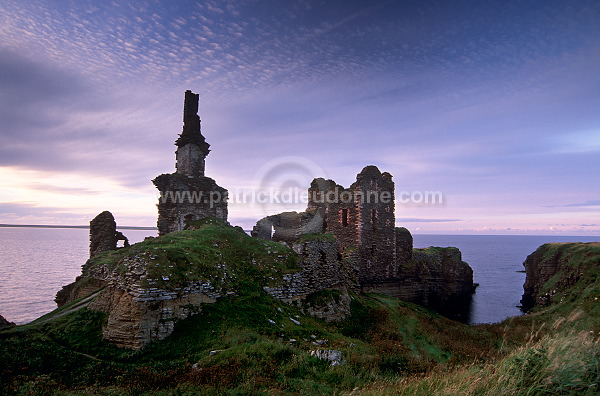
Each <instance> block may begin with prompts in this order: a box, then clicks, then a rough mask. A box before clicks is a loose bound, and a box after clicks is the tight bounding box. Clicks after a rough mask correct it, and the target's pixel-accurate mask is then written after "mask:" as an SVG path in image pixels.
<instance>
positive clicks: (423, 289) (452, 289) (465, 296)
mask: <svg viewBox="0 0 600 396" xmlns="http://www.w3.org/2000/svg"><path fill="white" fill-rule="evenodd" d="M404 251H405V254H404V257H405V260H403V261H400V260H399V261H398V272H397V275H396V277H395V278H393V279H389V280H387V281H384V282H379V283H371V284H368V285H365V286H364V287H363V290H365V291H376V292H379V293H384V294H388V295H390V296H393V297H397V298H399V299H401V300H404V301H408V302H411V303H415V304H419V305H423V306H426V307H428V308H431V309H434V310H436V311H438V312H440V313H441V314H443V315H445V316H448V317H450V318H452V319H456V320H460V321H463V322H467V321H468V320H469V314H470V306H471V299H472V295H473V292H474V291H475V285H474V284H473V270H472V269H471V267H470V266H469V265H468V264H467V263H465V262H464V261H462V255H461V252H460V250H458V249H457V248H455V247H446V248H441V247H428V248H426V249H413V250H412V254H411V255H410V256H409V255H407V254H406V249H404ZM408 257H410V258H409V259H406V258H408Z"/></svg>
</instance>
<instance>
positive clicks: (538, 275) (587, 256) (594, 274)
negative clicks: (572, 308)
mask: <svg viewBox="0 0 600 396" xmlns="http://www.w3.org/2000/svg"><path fill="white" fill-rule="evenodd" d="M523 265H524V266H525V272H526V278H525V284H524V286H523V290H524V293H523V297H522V299H521V307H522V309H523V310H524V311H529V310H530V309H532V308H534V307H546V306H548V305H550V304H552V303H558V302H563V301H565V300H570V299H572V298H574V297H576V296H580V295H581V292H582V291H583V289H584V288H585V287H587V286H589V285H593V284H594V283H595V282H597V280H598V278H599V276H600V243H599V242H591V243H547V244H545V245H542V246H540V247H539V248H538V249H537V250H536V251H535V252H533V253H532V254H530V255H529V256H528V257H527V259H526V260H525V262H524V263H523Z"/></svg>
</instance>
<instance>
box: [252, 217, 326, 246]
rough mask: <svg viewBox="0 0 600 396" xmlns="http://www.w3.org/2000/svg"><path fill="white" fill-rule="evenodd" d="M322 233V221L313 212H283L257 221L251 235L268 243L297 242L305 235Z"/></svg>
mask: <svg viewBox="0 0 600 396" xmlns="http://www.w3.org/2000/svg"><path fill="white" fill-rule="evenodd" d="M321 232H323V219H322V218H321V216H320V215H319V214H318V213H315V212H312V213H310V212H301V213H298V212H284V213H279V214H276V215H273V216H267V217H265V218H263V219H261V220H259V221H258V222H257V223H256V225H255V226H254V228H253V229H252V233H251V235H252V236H253V237H256V238H260V239H265V240H269V241H271V240H272V241H277V242H288V243H292V242H295V241H297V240H298V239H299V238H300V236H302V235H305V234H316V233H321Z"/></svg>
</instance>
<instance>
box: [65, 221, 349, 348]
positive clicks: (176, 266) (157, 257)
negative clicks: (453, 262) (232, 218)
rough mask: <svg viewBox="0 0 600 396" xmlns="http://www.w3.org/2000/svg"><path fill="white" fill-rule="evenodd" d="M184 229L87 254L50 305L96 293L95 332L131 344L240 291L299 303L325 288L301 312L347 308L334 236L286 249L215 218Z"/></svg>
mask: <svg viewBox="0 0 600 396" xmlns="http://www.w3.org/2000/svg"><path fill="white" fill-rule="evenodd" d="M191 228H192V229H190V230H185V231H179V232H174V233H170V234H168V235H165V236H162V237H158V238H150V239H148V240H146V241H144V242H141V243H138V244H135V245H132V246H130V247H128V248H122V249H118V250H113V251H106V252H102V253H98V254H96V255H94V256H92V257H91V258H90V259H89V260H88V261H87V262H86V264H85V265H84V266H83V268H82V275H81V276H80V277H78V278H77V279H76V281H75V282H74V283H72V284H70V285H67V286H65V287H64V288H63V289H62V290H61V291H59V292H58V293H57V298H56V301H57V303H58V304H59V306H60V305H63V304H66V303H69V302H71V301H74V300H77V299H80V298H83V297H85V296H88V295H90V294H93V293H97V296H95V298H94V299H93V300H92V301H91V302H90V303H89V305H88V309H91V310H95V311H101V312H106V313H107V314H108V319H107V323H106V324H105V325H104V327H103V330H102V333H103V337H104V338H105V339H107V340H109V341H110V342H111V343H113V344H115V345H117V346H120V347H125V348H131V349H139V348H141V347H143V346H144V345H146V344H148V343H149V342H151V341H153V340H161V339H164V338H166V337H167V336H168V335H170V334H171V333H172V332H173V330H174V328H175V323H176V322H178V321H180V320H183V319H185V318H187V317H189V316H191V315H195V314H198V313H199V312H201V311H202V309H203V307H204V306H205V305H206V304H213V303H215V302H216V301H217V300H218V299H221V298H223V297H227V296H232V295H238V294H239V293H240V292H242V291H243V292H248V291H249V290H257V291H260V292H262V293H264V292H266V293H267V294H269V295H271V296H273V297H275V298H277V299H279V300H282V301H284V302H287V303H290V304H297V305H298V306H300V307H301V308H302V306H303V300H304V299H306V298H307V297H309V296H311V295H312V294H314V293H316V292H320V291H323V290H326V289H332V290H337V291H338V292H339V293H338V294H336V295H335V296H332V298H330V299H329V300H328V301H322V303H321V304H320V305H319V304H318V305H314V304H312V305H310V307H309V306H307V307H306V309H308V310H310V312H311V314H313V315H314V316H317V317H321V318H323V319H326V320H342V319H343V318H344V317H345V314H344V312H346V313H347V312H349V300H348V299H347V298H341V299H340V296H342V297H343V296H346V295H347V292H346V276H345V275H344V274H345V272H346V271H345V270H344V269H343V268H342V262H341V261H340V260H339V257H338V253H337V250H338V249H337V242H336V241H335V238H329V237H327V236H323V235H318V236H314V237H309V236H307V237H305V238H303V239H302V240H301V241H298V242H297V243H295V244H293V245H291V247H288V246H285V245H283V244H280V243H277V242H268V241H262V240H258V239H255V238H251V237H250V236H248V235H246V234H245V233H244V231H243V230H242V229H241V228H239V227H231V226H229V225H227V224H226V223H225V222H224V221H221V220H217V219H205V220H203V221H199V222H192V223H191ZM332 304H333V305H332Z"/></svg>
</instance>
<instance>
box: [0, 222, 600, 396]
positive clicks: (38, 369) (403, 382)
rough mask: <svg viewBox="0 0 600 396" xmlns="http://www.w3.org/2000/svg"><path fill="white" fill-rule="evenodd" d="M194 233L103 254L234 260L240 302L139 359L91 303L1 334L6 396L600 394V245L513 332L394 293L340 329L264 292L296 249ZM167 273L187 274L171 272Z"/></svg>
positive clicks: (359, 301)
mask: <svg viewBox="0 0 600 396" xmlns="http://www.w3.org/2000/svg"><path fill="white" fill-rule="evenodd" d="M194 228H195V230H190V231H183V232H181V233H174V234H170V235H167V236H166V237H162V238H155V239H153V240H150V241H145V242H144V243H143V244H141V246H138V245H140V244H136V245H134V246H132V247H131V248H129V250H128V249H121V250H119V251H117V252H114V253H113V252H111V253H109V254H106V255H102V257H101V258H100V259H101V260H107V259H108V257H113V258H114V259H115V260H117V261H119V260H124V259H125V258H126V257H132V255H135V254H144V253H146V254H148V252H152V253H151V254H157V252H160V253H161V254H162V256H160V257H161V259H160V262H161V265H160V266H158V268H161V271H162V269H163V268H164V267H166V268H168V263H176V264H178V265H183V266H184V267H185V266H188V267H186V268H187V269H186V271H192V272H193V271H200V268H202V267H201V266H200V264H199V263H197V261H198V260H204V261H203V264H202V265H207V263H212V265H215V266H216V265H217V264H220V263H222V262H223V260H226V261H225V262H226V263H227V265H226V267H227V270H228V271H234V272H235V274H236V277H237V280H235V281H232V283H231V287H235V288H236V291H237V293H236V295H231V296H228V297H223V298H220V299H219V300H218V301H217V302H216V303H214V304H207V305H204V306H203V307H202V312H200V313H198V314H197V315H194V316H191V317H189V318H187V319H185V320H182V321H179V322H178V323H177V325H176V327H175V331H174V332H173V333H172V334H171V335H170V336H169V337H167V338H166V339H164V340H162V341H157V342H152V343H150V344H149V345H147V346H146V347H145V348H144V349H142V350H139V351H130V350H123V349H119V348H116V347H114V346H112V345H110V344H109V343H108V342H106V341H105V340H103V339H102V335H101V328H102V326H103V324H104V323H105V322H106V320H107V316H106V314H104V313H100V312H93V311H90V310H87V309H85V308H84V309H80V310H78V311H75V312H72V313H69V314H66V315H64V316H60V317H56V316H54V317H52V316H49V317H48V318H50V319H51V320H49V321H47V322H45V323H42V322H41V321H40V322H37V323H32V324H30V325H27V326H17V327H16V328H12V329H8V330H4V331H1V332H0V394H32V395H36V394H39V395H42V394H63V395H72V394H90V395H91V394H106V395H109V394H110V395H142V394H148V395H195V394H203V395H204V394H207V395H210V394H219V395H220V394H230V395H239V394H260V393H269V394H302V395H322V394H348V393H350V392H351V391H352V390H353V389H355V388H359V390H358V391H357V392H355V393H362V394H384V395H385V394H409V395H410V394H414V395H431V394H441V395H444V394H446V395H463V394H464V395H504V394H508V395H511V394H512V395H521V394H530V395H538V394H539V395H542V394H548V395H551V394H590V395H591V394H595V393H596V392H597V391H598V389H597V387H598V383H599V382H598V381H599V380H600V378H599V374H598V373H599V367H600V363H599V360H600V358H599V356H600V350H599V342H598V336H599V335H600V333H599V332H600V324H599V318H600V312H599V311H598V309H599V308H598V306H599V304H598V302H597V301H598V297H599V295H600V294H599V291H600V286H599V285H598V282H596V281H595V279H596V278H595V277H596V274H597V271H598V268H597V266H598V257H600V255H599V254H598V252H597V251H596V248H595V247H593V249H591V250H590V249H589V248H582V247H580V246H579V245H574V246H572V247H571V248H570V249H566V248H564V247H562V246H557V247H552V249H553V250H555V249H566V250H561V252H562V256H561V257H563V259H565V260H567V261H568V263H567V265H566V267H565V268H569V269H571V270H572V271H575V272H576V273H578V274H580V275H579V279H580V281H579V282H577V283H576V284H575V285H573V286H572V287H571V288H569V289H565V290H564V291H561V293H562V294H561V296H562V298H561V299H560V300H557V301H556V302H555V303H554V304H553V305H551V306H550V307H547V308H543V309H538V310H536V312H534V313H532V314H530V315H527V316H523V317H516V318H511V319H508V320H506V321H504V322H503V323H500V324H495V325H480V326H468V325H464V324H461V323H458V322H454V321H451V320H449V319H446V318H444V317H442V316H440V315H438V314H437V313H435V312H433V311H430V310H428V309H425V308H423V307H420V306H417V305H413V304H409V303H405V302H402V301H399V300H397V299H394V298H392V297H388V296H384V295H379V294H367V295H362V294H353V293H351V307H350V308H351V316H350V317H349V318H347V319H346V320H345V321H343V322H341V323H326V322H324V321H322V320H319V319H316V318H313V317H310V316H305V315H303V314H302V313H301V312H300V311H299V310H298V309H297V308H296V307H295V306H292V305H287V304H284V303H282V302H280V301H278V300H275V299H274V298H272V297H271V296H269V295H267V294H266V293H264V292H263V291H262V288H261V286H260V285H261V283H262V282H265V280H266V279H268V278H269V277H273V278H275V277H276V276H277V275H278V274H281V273H284V272H285V271H292V270H294V269H293V268H294V265H295V262H294V257H295V256H294V255H293V254H292V253H293V252H291V251H289V250H288V249H287V248H286V247H284V246H283V245H280V244H276V243H268V242H264V241H257V240H254V239H251V238H247V237H246V236H245V235H243V234H242V233H241V232H240V231H239V230H237V229H235V228H233V227H229V226H226V225H224V224H219V223H215V222H204V223H201V224H195V225H194ZM215 244H216V245H217V246H214V245H215ZM182 253H189V254H182ZM217 253H219V254H220V255H219V254H217ZM545 254H552V253H549V252H546V253H545ZM113 255H114V256H113ZM211 260H212V261H211ZM253 260H254V261H253ZM573 261H576V262H573ZM163 264H166V266H163ZM113 268H116V267H113ZM157 271H158V270H157ZM165 271H171V270H165ZM165 273H168V274H175V273H174V272H161V276H162V275H164V274H165ZM173 276H174V278H176V276H177V275H176V274H175V275H173ZM199 276H201V274H199ZM336 298H339V291H335V290H326V291H322V292H319V293H315V294H314V295H312V296H310V298H309V299H308V301H309V302H312V303H314V304H320V303H322V302H323V301H325V300H327V299H336ZM78 303H79V302H77V301H76V302H72V303H70V304H68V305H66V306H65V307H62V308H61V310H60V312H65V311H66V310H68V309H69V308H70V307H73V306H76V305H77V304H78ZM54 314H56V311H55V313H54ZM292 319H294V320H292ZM295 321H297V322H299V323H300V324H297V323H295ZM315 349H335V350H339V351H341V352H342V354H343V357H344V360H345V363H344V364H343V365H339V366H331V365H330V364H329V363H328V362H326V361H322V360H319V359H317V358H315V357H313V356H311V355H310V351H311V350H315Z"/></svg>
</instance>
